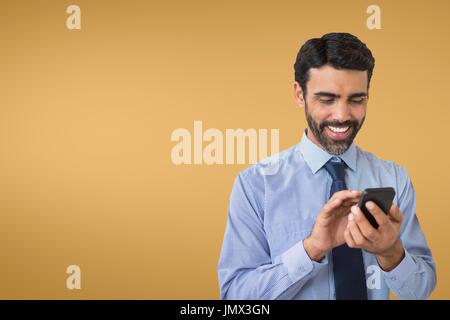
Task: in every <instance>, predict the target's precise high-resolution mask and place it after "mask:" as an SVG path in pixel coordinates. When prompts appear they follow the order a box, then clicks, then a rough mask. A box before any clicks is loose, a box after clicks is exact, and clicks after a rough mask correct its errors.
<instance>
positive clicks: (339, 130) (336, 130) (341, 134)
mask: <svg viewBox="0 0 450 320" xmlns="http://www.w3.org/2000/svg"><path fill="white" fill-rule="evenodd" d="M352 130H353V127H351V126H346V127H333V126H326V127H325V131H326V133H327V135H328V136H329V137H330V138H331V139H333V140H344V139H346V138H348V137H349V136H350V134H351V132H352Z"/></svg>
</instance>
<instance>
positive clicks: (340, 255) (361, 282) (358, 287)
mask: <svg viewBox="0 0 450 320" xmlns="http://www.w3.org/2000/svg"><path fill="white" fill-rule="evenodd" d="M335 159H336V158H335ZM335 159H333V158H332V159H330V160H329V161H328V162H327V163H326V164H325V169H326V170H327V171H328V173H329V174H330V176H331V178H333V183H332V184H331V191H330V198H331V196H332V195H333V193H335V192H337V191H340V190H345V189H347V187H346V185H345V180H344V179H345V163H344V162H342V161H341V160H340V159H337V160H335ZM337 161H339V162H337ZM332 256H333V274H334V287H335V290H336V300H367V286H366V276H365V272H364V262H363V256H362V251H361V249H353V248H350V247H348V246H347V244H345V243H344V244H343V245H341V246H339V247H336V248H333V250H332Z"/></svg>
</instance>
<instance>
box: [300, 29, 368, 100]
mask: <svg viewBox="0 0 450 320" xmlns="http://www.w3.org/2000/svg"><path fill="white" fill-rule="evenodd" d="M326 64H329V65H331V66H332V67H333V68H336V69H353V70H361V71H367V85H368V84H369V83H370V78H371V77H372V72H373V68H374V67H375V58H374V57H373V56H372V52H370V50H369V48H367V46H366V45H365V44H364V43H363V42H361V40H359V39H358V38H357V37H355V36H354V35H352V34H350V33H336V32H333V33H327V34H325V35H323V36H322V37H321V38H313V39H309V40H308V41H306V42H305V44H303V46H302V47H301V48H300V51H299V52H298V54H297V59H296V61H295V64H294V70H295V81H297V82H298V83H299V84H300V87H301V88H302V90H303V93H304V95H306V83H307V82H308V80H309V69H311V68H320V67H322V66H323V65H326Z"/></svg>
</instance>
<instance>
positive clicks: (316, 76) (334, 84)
mask: <svg viewBox="0 0 450 320" xmlns="http://www.w3.org/2000/svg"><path fill="white" fill-rule="evenodd" d="M307 88H308V89H307V90H308V92H312V93H314V92H319V91H326V92H331V93H336V94H341V95H348V94H352V93H354V92H366V90H367V71H359V70H349V69H335V68H333V67H332V66H329V65H324V66H322V67H320V68H311V69H309V81H308V83H307Z"/></svg>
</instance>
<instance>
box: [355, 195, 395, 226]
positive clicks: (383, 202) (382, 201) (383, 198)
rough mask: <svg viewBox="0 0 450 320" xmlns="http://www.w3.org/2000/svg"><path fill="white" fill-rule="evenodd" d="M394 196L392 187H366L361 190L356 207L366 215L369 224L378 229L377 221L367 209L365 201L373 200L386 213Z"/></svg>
mask: <svg viewBox="0 0 450 320" xmlns="http://www.w3.org/2000/svg"><path fill="white" fill-rule="evenodd" d="M394 197H395V190H394V188H391V187H387V188H367V189H365V190H364V191H363V193H362V195H361V198H360V199H359V203H358V207H359V208H360V209H361V211H362V212H363V213H364V215H365V216H366V218H367V220H369V222H370V224H371V225H372V226H373V227H374V228H375V229H378V223H377V221H376V220H375V218H374V217H373V215H372V214H371V213H370V212H369V210H367V208H366V202H367V201H373V202H375V204H376V205H377V206H379V207H380V208H381V210H383V211H384V213H386V214H387V213H388V212H389V209H390V208H391V205H392V201H393V200H394Z"/></svg>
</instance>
